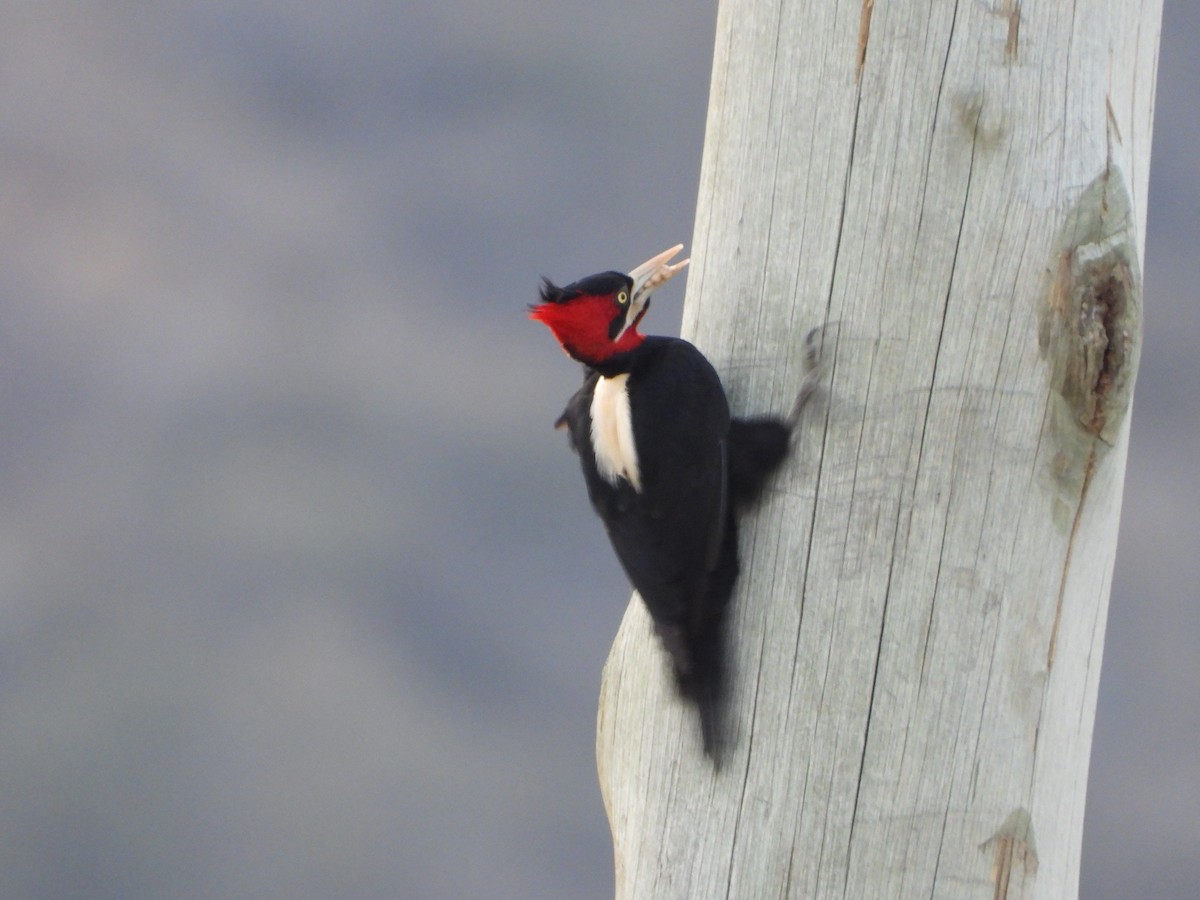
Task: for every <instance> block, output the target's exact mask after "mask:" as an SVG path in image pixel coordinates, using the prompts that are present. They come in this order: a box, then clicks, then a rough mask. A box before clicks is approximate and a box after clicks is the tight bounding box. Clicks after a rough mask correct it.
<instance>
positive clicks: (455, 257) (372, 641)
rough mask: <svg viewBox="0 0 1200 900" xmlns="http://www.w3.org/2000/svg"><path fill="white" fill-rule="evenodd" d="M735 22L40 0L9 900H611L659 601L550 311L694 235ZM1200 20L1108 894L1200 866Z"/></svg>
mask: <svg viewBox="0 0 1200 900" xmlns="http://www.w3.org/2000/svg"><path fill="white" fill-rule="evenodd" d="M714 21H715V9H714V7H713V5H712V4H672V5H670V6H668V5H666V4H654V5H648V4H639V3H634V2H619V3H609V4H597V3H590V2H582V0H571V2H557V3H545V2H542V0H538V2H536V3H535V2H523V0H518V2H511V3H504V4H501V3H495V2H491V0H487V2H484V0H466V2H456V3H446V4H434V3H425V4H420V5H417V4H408V3H403V2H401V3H396V2H373V0H363V2H339V3H334V2H322V3H317V2H281V0H275V2H258V3H244V2H233V0H207V2H175V3H171V2H160V3H151V4H145V3H133V2H115V0H114V2H106V3H68V2H63V0H40V2H27V0H7V2H6V3H5V4H4V5H3V7H2V8H0V303H2V304H3V307H2V308H3V318H2V319H0V404H2V413H3V417H4V428H3V431H0V896H3V897H6V898H18V897H34V896H38V897H55V898H59V897H72V896H76V897H82V896H86V897H89V898H98V897H101V898H102V897H113V898H118V897H120V898H139V897H147V898H150V897H153V898H158V897H172V898H174V897H180V898H186V897H194V898H213V897H235V896H237V897H248V896H261V897H281V898H284V897H286V898H318V897H333V896H339V897H361V898H370V897H397V896H403V897H416V898H423V897H435V898H436V897H445V898H454V897H550V898H576V897H578V898H585V897H587V898H596V897H604V896H608V895H609V894H610V891H611V878H612V876H611V870H610V867H611V860H610V848H609V841H608V834H607V826H606V823H605V820H604V814H603V810H602V808H601V804H600V799H599V794H598V790H597V787H596V777H595V771H594V765H593V750H592V743H593V727H594V715H595V704H596V697H597V690H598V682H599V674H600V668H601V665H602V663H603V660H604V657H605V654H606V651H607V649H608V646H609V642H610V640H611V638H612V636H613V634H614V632H615V630H616V627H617V623H618V621H619V619H620V616H621V613H622V610H623V607H624V604H625V601H626V599H627V596H628V589H627V587H626V585H625V582H624V579H623V577H622V575H621V573H620V570H619V569H618V567H617V564H616V562H615V561H614V560H613V558H612V556H611V553H610V552H609V550H608V548H607V546H606V544H605V541H604V537H603V533H602V530H601V528H600V526H599V524H598V523H597V522H596V521H595V520H594V519H593V518H592V515H591V513H590V511H589V509H588V508H587V504H586V500H585V498H584V495H583V490H582V486H581V484H580V482H579V477H578V473H577V470H576V468H575V461H574V459H573V458H572V457H571V456H570V454H568V453H567V451H566V449H565V442H564V440H563V438H562V435H559V434H555V433H553V432H552V431H551V430H550V427H549V426H550V422H551V421H552V419H553V417H554V416H555V415H556V414H557V413H558V411H559V410H560V409H561V404H562V402H563V400H564V399H565V398H566V397H567V396H568V394H569V393H570V392H571V391H572V390H574V388H575V386H576V382H577V380H578V374H577V370H576V367H575V366H574V365H573V364H571V363H570V362H569V361H567V360H565V359H564V358H563V357H562V355H561V354H560V353H559V352H558V350H557V349H556V348H555V347H554V346H553V344H552V343H551V341H550V338H549V335H548V334H547V333H546V332H545V330H544V329H543V328H541V327H540V326H536V325H535V324H532V323H529V322H528V321H527V320H526V318H525V315H524V307H525V304H526V303H527V302H529V301H530V300H531V299H532V298H533V292H534V290H535V285H536V279H537V277H538V276H539V275H541V274H547V275H551V276H554V277H557V278H561V279H566V280H569V279H571V278H574V277H577V276H580V275H584V274H587V273H589V272H592V271H596V270H598V269H604V268H610V267H619V268H628V267H629V266H632V265H634V264H635V263H637V262H640V261H641V260H642V259H644V258H645V257H647V256H649V255H650V254H651V253H653V252H657V251H658V250H660V249H662V248H663V247H666V246H668V245H670V244H671V243H674V242H676V241H684V242H689V241H690V238H691V229H692V217H693V211H694V205H695V198H696V190H697V178H698V171H699V159H700V152H701V144H702V140H703V130H704V111H705V104H706V102H707V90H708V72H709V65H710V60H711V44H712V33H713V28H714ZM1198 26H1200V7H1198V6H1197V5H1195V4H1191V3H1183V2H1168V3H1167V9H1166V20H1165V22H1164V27H1163V42H1162V55H1161V64H1160V74H1159V89H1158V107H1157V115H1156V119H1157V129H1156V135H1155V144H1154V165H1153V180H1152V183H1151V191H1150V221H1149V226H1148V235H1147V241H1146V243H1147V251H1146V291H1147V300H1146V304H1147V311H1146V317H1147V336H1146V349H1145V352H1144V355H1143V357H1142V369H1141V376H1140V380H1139V384H1138V392H1137V403H1136V409H1135V415H1134V428H1133V437H1132V447H1131V453H1130V458H1129V469H1128V480H1127V489H1126V494H1125V509H1124V518H1123V525H1122V533H1121V549H1120V553H1119V556H1118V559H1117V569H1116V576H1115V582H1114V587H1113V593H1112V608H1111V613H1110V619H1109V630H1108V643H1107V647H1106V651H1105V663H1104V676H1103V680H1102V684H1101V692H1100V709H1099V715H1098V721H1097V728H1096V741H1095V753H1094V757H1093V764H1092V773H1091V789H1090V794H1089V799H1088V812H1087V830H1086V836H1085V842H1084V861H1083V889H1082V895H1083V896H1084V897H1087V898H1127V897H1145V896H1153V897H1156V898H1191V897H1194V896H1195V891H1196V887H1195V886H1196V884H1197V883H1200V853H1198V852H1197V850H1198V848H1200V759H1198V751H1197V748H1196V737H1197V726H1198V725H1200V700H1198V697H1200V655H1198V654H1197V646H1198V644H1200V612H1198V610H1197V602H1196V601H1197V584H1198V582H1200V553H1197V552H1196V547H1195V544H1196V539H1195V535H1196V533H1197V530H1198V527H1200V514H1198V512H1197V503H1196V501H1197V491H1196V487H1197V475H1196V465H1197V452H1196V451H1197V432H1198V430H1200V428H1198V425H1197V423H1198V422H1200V409H1198V406H1200V400H1198V397H1200V393H1198V392H1197V390H1196V388H1197V383H1196V382H1197V374H1198V371H1200V365H1198V364H1197V361H1196V348H1197V346H1198V344H1200V334H1198V328H1197V317H1196V316H1195V314H1194V313H1193V303H1194V285H1195V284H1196V283H1197V268H1198V266H1197V263H1196V260H1197V256H1198V255H1200V254H1198V252H1197V248H1196V242H1197V236H1198V234H1200V227H1198V226H1200V196H1198V188H1197V186H1198V185H1200V171H1198V169H1200V154H1198V153H1197V122H1198V121H1200V113H1198V112H1197V102H1198V99H1200V54H1198V53H1197V52H1196V47H1195V39H1196V36H1197V33H1198V31H1200V29H1198ZM682 296H683V291H682V288H681V285H679V284H676V285H672V286H671V287H670V288H668V289H666V290H665V291H664V292H663V293H662V295H661V296H660V299H659V300H658V301H657V302H656V304H655V307H654V310H653V313H652V321H651V322H648V323H647V325H648V326H650V327H651V330H657V331H661V332H664V333H674V332H676V331H677V329H678V323H679V317H680V308H681V298H682Z"/></svg>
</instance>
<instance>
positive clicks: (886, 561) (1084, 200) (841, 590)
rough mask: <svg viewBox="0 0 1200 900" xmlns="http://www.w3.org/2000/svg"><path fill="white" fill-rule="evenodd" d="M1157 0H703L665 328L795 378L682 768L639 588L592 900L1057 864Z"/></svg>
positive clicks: (995, 873) (977, 874)
mask: <svg viewBox="0 0 1200 900" xmlns="http://www.w3.org/2000/svg"><path fill="white" fill-rule="evenodd" d="M1159 21H1160V3H1159V0H1147V2H1143V3H1138V2H1130V0H1077V2H1075V3H1072V4H1063V3H1033V2H1029V0H1025V2H1022V0H970V2H968V0H958V2H942V3H916V2H911V0H893V2H886V3H885V2H874V0H864V2H863V5H862V6H861V7H856V8H851V7H850V6H849V5H847V4H842V3H826V2H816V0H812V2H806V3H784V2H781V0H736V2H734V0H727V2H723V3H722V4H721V6H720V12H719V17H718V25H717V38H716V53H715V60H714V67H713V80H712V93H711V98H710V106H709V119H708V133H707V137H706V141H705V148H704V162H703V170H702V173H701V183H700V196H699V209H698V214H697V220H696V232H695V237H694V241H693V247H692V259H693V263H692V270H691V278H690V285H689V290H688V297H687V306H686V311H685V321H684V333H685V336H687V337H689V338H690V339H692V340H693V341H695V342H696V343H697V345H698V346H700V347H701V348H702V349H703V350H704V351H705V352H706V353H707V354H708V355H709V357H710V358H711V359H712V360H713V362H714V364H715V365H716V366H717V368H718V370H720V371H721V372H722V375H723V377H724V378H725V381H726V386H727V388H728V390H729V393H730V399H731V403H732V405H733V407H734V409H735V410H737V411H740V412H748V411H757V410H764V409H775V410H780V411H782V410H784V409H785V408H786V406H787V403H788V402H789V398H790V396H791V394H792V392H793V391H794V390H795V389H796V386H797V384H798V383H799V379H800V377H801V367H802V354H803V347H802V341H803V336H804V334H805V332H806V331H807V329H808V328H810V327H811V326H813V325H815V324H820V323H822V322H825V323H832V324H831V325H830V327H829V330H828V336H827V342H826V346H825V355H824V361H825V365H826V367H827V371H826V376H825V392H826V393H825V400H824V403H817V405H816V406H815V407H813V408H810V409H809V410H808V411H807V412H806V413H805V418H804V419H803V420H802V422H801V426H800V434H799V437H798V440H797V444H796V450H795V456H794V458H793V460H792V462H791V463H790V464H789V466H788V467H787V470H786V471H785V472H784V473H783V474H782V475H781V476H780V477H779V478H778V479H777V480H776V481H775V482H774V484H773V492H772V494H771V496H769V497H768V498H767V500H766V502H765V503H764V505H763V507H762V508H761V509H760V510H759V512H758V513H757V514H756V515H755V516H753V517H751V518H749V519H748V520H747V521H746V523H745V525H744V528H743V531H742V558H743V574H742V578H741V582H740V585H739V588H738V591H737V593H736V596H735V599H734V604H735V607H734V610H733V612H732V622H731V643H732V646H733V666H734V669H735V684H734V685H733V689H732V693H731V701H730V706H731V711H730V717H731V719H734V720H735V721H736V726H735V727H736V730H737V737H736V739H735V741H734V745H733V747H732V749H731V751H730V753H729V759H728V761H727V762H726V764H725V766H724V767H723V768H722V769H721V770H720V771H719V772H714V771H713V768H712V766H711V765H710V763H709V762H708V761H707V760H706V759H705V758H704V757H703V756H702V755H701V753H700V750H699V739H698V736H697V734H696V731H695V729H696V726H695V723H694V721H693V720H692V718H691V716H690V712H689V711H688V710H686V709H685V708H684V707H683V706H682V705H681V703H680V702H678V701H677V700H676V699H675V698H674V697H673V696H672V691H671V687H670V684H669V679H668V678H667V677H666V674H665V671H666V670H665V666H664V664H663V661H662V658H661V652H660V650H659V648H658V647H657V646H656V645H655V643H654V640H653V638H652V635H651V631H650V627H649V625H648V622H647V617H646V616H645V614H644V612H643V610H642V608H641V605H640V603H634V604H632V605H631V606H630V607H629V611H628V613H627V615H626V617H625V621H624V622H623V624H622V626H621V630H620V633H619V634H618V636H617V640H616V643H615V644H614V646H613V650H612V654H611V656H610V658H609V661H608V664H607V666H606V668H605V677H604V684H603V688H602V696H601V702H600V714H599V725H598V729H599V735H598V746H597V753H598V761H599V769H600V782H601V787H602V790H603V794H604V798H605V803H606V806H607V809H608V814H609V819H610V822H611V825H612V830H613V839H614V845H615V856H616V873H617V893H618V896H621V897H654V898H661V897H689V898H693V897H726V896H728V897H739V898H763V897H829V896H837V897H850V898H888V900H893V898H907V897H953V898H963V897H975V898H992V897H1013V898H1015V897H1041V898H1047V900H1061V898H1063V897H1070V896H1074V895H1075V894H1076V893H1077V890H1078V880H1079V879H1078V872H1079V857H1080V840H1081V834H1082V828H1083V809H1084V796H1085V788H1086V785H1087V773H1088V756H1089V752H1090V744H1091V737H1092V725H1093V719H1094V713H1095V703H1096V688H1097V681H1098V678H1099V673H1100V657H1101V650H1102V647H1103V641H1104V625H1105V615H1106V611H1107V604H1108V592H1109V584H1110V577H1111V573H1112V566H1113V557H1114V552H1115V547H1116V538H1117V523H1118V517H1119V512H1120V505H1121V485H1122V479H1123V474H1124V466H1125V453H1126V446H1127V436H1128V426H1129V407H1130V400H1131V397H1132V393H1133V383H1134V375H1135V372H1136V369H1137V358H1138V351H1139V347H1140V342H1141V302H1142V297H1141V285H1142V281H1141V274H1140V273H1141V268H1140V262H1141V257H1142V238H1141V235H1142V233H1143V231H1144V228H1143V225H1144V221H1145V211H1146V185H1147V175H1148V169H1149V161H1150V134H1151V121H1152V114H1153V100H1154V79H1155V65H1156V59H1157V48H1158V31H1159Z"/></svg>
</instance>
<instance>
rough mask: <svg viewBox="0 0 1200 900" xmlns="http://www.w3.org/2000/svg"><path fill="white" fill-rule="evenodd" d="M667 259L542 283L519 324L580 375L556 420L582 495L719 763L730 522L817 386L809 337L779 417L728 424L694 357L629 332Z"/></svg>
mask: <svg viewBox="0 0 1200 900" xmlns="http://www.w3.org/2000/svg"><path fill="white" fill-rule="evenodd" d="M680 249H682V248H681V247H674V248H672V249H671V250H667V251H665V252H663V253H660V254H659V255H658V256H655V257H653V258H651V259H649V260H647V261H646V262H645V263H642V264H641V265H640V266H638V267H636V268H635V269H634V270H633V271H632V272H630V273H629V274H628V275H626V274H622V273H620V272H601V273H599V274H597V275H591V276H588V277H587V278H583V279H580V280H579V281H576V282H574V283H573V284H570V285H567V286H566V287H562V288H560V287H557V286H555V285H554V284H553V283H552V282H550V281H549V280H545V281H544V282H543V284H542V288H541V292H540V300H541V302H540V303H539V304H535V305H534V306H533V307H531V308H530V316H531V317H532V318H533V319H535V320H538V321H540V322H542V323H544V324H545V325H546V326H547V327H549V328H550V329H551V331H552V332H553V333H554V336H555V338H557V340H558V342H559V344H560V345H561V346H562V348H563V350H565V351H566V352H567V354H568V355H570V356H571V357H573V358H574V359H577V360H579V361H580V362H582V363H583V364H584V366H585V376H584V382H583V387H582V388H580V389H579V390H578V391H577V392H576V393H575V395H574V396H573V397H571V399H570V401H568V403H567V408H566V410H565V411H564V412H563V414H562V416H560V417H559V420H558V422H557V423H556V424H557V425H559V426H566V428H567V429H568V433H569V434H570V438H571V445H572V446H573V447H574V448H575V450H576V451H577V452H578V454H579V459H580V463H581V465H582V468H583V476H584V481H585V482H586V483H587V491H588V498H589V499H590V500H591V502H592V506H593V508H594V509H595V510H596V513H597V514H598V515H599V516H600V518H601V519H602V520H603V522H604V526H605V529H606V530H607V532H608V537H609V540H610V541H611V542H612V546H613V549H614V550H615V551H616V554H617V558H618V559H619V560H620V562H621V565H622V567H623V568H624V569H625V573H626V575H628V576H629V580H630V582H632V584H633V586H634V588H636V589H637V592H638V594H639V595H640V596H641V598H642V600H643V601H644V602H645V604H646V608H647V609H648V610H649V612H650V616H651V618H652V619H653V621H654V627H655V630H656V632H657V633H658V637H659V639H660V640H661V642H662V645H663V647H664V648H665V649H666V651H667V653H668V654H669V655H670V658H671V667H672V670H673V672H674V680H675V683H676V685H677V687H678V689H679V692H680V693H681V694H682V695H683V696H684V697H686V698H688V699H690V700H692V701H694V702H695V703H696V705H697V707H698V708H699V711H700V724H701V731H702V735H703V739H704V749H705V751H706V752H707V753H708V754H709V756H711V757H712V758H713V759H714V760H716V761H718V762H719V760H720V756H721V750H722V747H723V745H724V743H725V738H724V735H725V728H724V725H723V720H724V703H725V694H726V690H727V685H728V680H729V679H728V673H727V671H726V667H727V663H726V659H727V654H726V652H725V640H726V635H725V621H726V618H727V614H728V608H729V600H730V596H731V595H732V593H733V586H734V583H735V582H736V580H737V576H738V536H737V514H738V512H739V511H741V510H742V509H743V508H745V507H746V506H748V505H749V504H751V503H753V502H755V501H756V500H757V499H758V497H759V496H760V495H761V493H762V490H763V487H764V485H765V483H766V481H767V479H768V477H769V476H770V474H771V473H772V472H773V471H775V469H776V468H778V466H779V464H780V463H781V462H782V461H783V459H784V458H785V457H786V456H787V452H788V447H789V444H790V440H791V433H792V429H793V428H794V426H795V424H796V420H797V418H798V416H799V412H800V409H801V407H802V406H803V404H804V402H805V400H806V399H807V397H808V396H809V394H810V393H811V392H812V390H813V387H814V385H815V383H816V382H815V370H816V365H815V358H816V356H815V348H816V342H815V341H814V340H813V337H814V335H815V334H816V332H813V333H811V334H810V335H809V340H808V345H807V347H808V355H807V357H806V373H805V379H804V385H803V386H802V388H801V391H800V394H799V396H798V397H797V398H796V403H795V405H794V406H793V408H792V410H791V412H790V413H789V415H788V416H787V417H786V418H777V417H774V416H760V417H756V418H746V419H737V418H732V417H731V416H730V413H729V404H728V402H727V401H726V398H725V391H724V388H723V387H722V386H721V379H720V378H719V377H718V376H717V373H716V371H715V370H714V369H713V367H712V365H711V364H710V363H709V361H708V360H707V359H705V358H704V355H703V354H702V353H701V352H700V351H699V350H697V349H696V348H695V347H693V346H692V345H691V344H690V343H688V342H687V341H685V340H682V339H679V338H669V337H647V336H645V335H643V334H641V333H640V332H639V331H638V325H639V323H640V322H641V320H642V317H643V316H644V315H645V313H646V311H647V310H648V309H649V306H650V294H651V293H652V292H653V291H654V290H655V289H656V288H657V287H660V286H661V285H662V284H664V283H665V282H666V281H668V280H669V279H670V278H671V277H673V276H674V275H675V274H676V273H677V272H679V271H680V270H682V269H683V267H684V266H685V265H686V264H687V260H684V261H682V262H679V263H671V262H670V259H671V258H672V257H673V256H674V255H675V254H676V253H678V251H679V250H680Z"/></svg>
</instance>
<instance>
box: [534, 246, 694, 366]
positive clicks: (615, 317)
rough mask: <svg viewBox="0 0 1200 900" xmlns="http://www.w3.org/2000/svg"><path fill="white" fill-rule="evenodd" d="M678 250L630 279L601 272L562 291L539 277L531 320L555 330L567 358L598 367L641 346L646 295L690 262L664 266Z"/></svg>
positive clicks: (641, 268) (648, 264)
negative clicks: (539, 287) (538, 297)
mask: <svg viewBox="0 0 1200 900" xmlns="http://www.w3.org/2000/svg"><path fill="white" fill-rule="evenodd" d="M681 249H683V245H682V244H680V245H679V246H676V247H672V248H671V249H670V250H667V251H666V252H664V253H660V254H659V255H658V256H655V257H654V258H653V259H649V260H647V261H646V262H644V263H642V264H641V265H640V266H638V267H637V268H636V269H634V270H633V271H632V272H630V273H629V274H628V275H625V274H623V273H621V272H601V273H600V274H598V275H589V276H588V277H587V278H581V279H580V280H579V281H576V282H574V283H573V284H569V285H567V286H566V287H558V286H556V285H555V284H553V283H552V282H551V281H550V280H549V279H543V280H542V290H541V302H540V303H536V304H534V305H533V306H531V307H530V310H529V317H530V318H531V319H536V320H537V321H539V322H542V323H544V324H545V325H546V326H547V327H548V328H549V329H550V330H551V331H552V332H554V336H555V337H556V338H557V339H558V342H559V344H561V345H562V348H563V350H565V351H566V353H567V355H568V356H570V357H572V358H573V359H576V360H578V361H579V362H581V363H584V364H585V365H589V366H592V367H600V366H602V365H603V364H604V363H606V362H609V361H613V360H614V357H619V356H622V355H624V354H626V353H629V352H630V351H632V350H635V349H636V348H637V347H638V345H640V344H641V343H642V341H643V340H644V337H643V335H642V334H641V333H639V332H638V330H637V326H638V323H639V322H641V320H642V316H644V315H645V314H646V310H647V309H649V308H650V295H651V294H652V293H653V292H654V290H655V288H657V287H659V286H661V285H663V284H665V283H666V282H667V281H668V280H669V279H670V278H671V276H673V275H674V274H675V273H676V272H678V271H679V270H680V269H682V268H683V267H684V266H686V265H687V264H688V260H686V259H685V260H683V261H682V262H679V263H675V264H674V265H672V264H670V263H668V262H667V260H669V259H670V258H671V257H672V256H674V255H675V254H676V253H678V252H679V251H680V250H681Z"/></svg>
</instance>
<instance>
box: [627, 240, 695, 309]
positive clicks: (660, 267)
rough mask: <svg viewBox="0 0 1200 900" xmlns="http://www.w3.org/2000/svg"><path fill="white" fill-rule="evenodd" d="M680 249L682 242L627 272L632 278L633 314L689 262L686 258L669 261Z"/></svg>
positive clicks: (631, 304)
mask: <svg viewBox="0 0 1200 900" xmlns="http://www.w3.org/2000/svg"><path fill="white" fill-rule="evenodd" d="M682 249H683V244H676V245H675V246H674V247H672V248H671V249H670V250H664V251H663V252H662V253H660V254H658V256H654V257H651V258H650V259H648V260H646V261H645V262H644V263H642V264H641V265H640V266H638V267H637V268H636V269H634V270H633V271H632V272H630V273H629V277H630V278H632V279H633V298H632V301H631V303H630V306H631V307H632V309H631V313H632V314H633V315H635V316H636V315H637V314H638V313H640V312H641V310H642V307H643V306H645V304H646V301H647V300H649V299H650V295H651V294H653V293H654V292H655V291H656V290H657V289H658V288H660V287H662V286H663V285H664V284H666V283H667V282H668V281H670V280H671V278H672V277H673V276H674V275H675V273H676V272H678V271H680V270H681V269H683V267H684V266H686V265H687V264H688V263H689V262H691V260H688V259H685V260H683V261H682V262H677V263H671V262H669V260H670V259H671V257H672V256H674V255H675V254H677V253H678V252H679V251H680V250H682Z"/></svg>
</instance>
